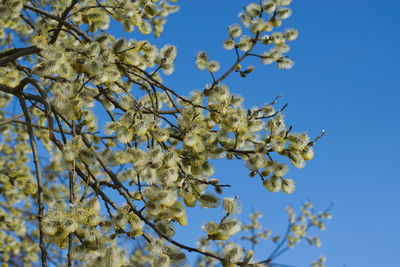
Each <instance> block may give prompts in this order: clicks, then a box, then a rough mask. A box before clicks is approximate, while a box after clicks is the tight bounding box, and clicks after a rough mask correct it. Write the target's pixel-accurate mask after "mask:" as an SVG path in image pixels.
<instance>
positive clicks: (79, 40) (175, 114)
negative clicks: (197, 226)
mask: <svg viewBox="0 0 400 267" xmlns="http://www.w3.org/2000/svg"><path fill="white" fill-rule="evenodd" d="M175 2H177V1H176V0H169V1H158V0H131V1H125V0H103V1H100V0H87V1H78V0H66V1H25V0H2V1H1V2H0V30H1V31H0V49H1V50H0V107H1V109H0V132H1V136H0V146H1V148H0V155H1V157H0V184H1V187H0V244H1V248H0V261H1V262H2V264H3V265H2V266H7V264H8V265H9V266H21V265H23V266H31V265H35V264H37V263H38V262H39V261H40V262H41V264H42V266H47V265H57V266H61V265H64V266H76V265H78V266H170V265H173V266H181V265H184V264H185V261H186V254H187V253H188V252H194V253H197V254H198V255H199V259H198V262H197V263H196V264H197V266H213V265H223V266H236V265H239V266H270V264H272V263H273V262H274V260H275V259H276V258H277V257H278V256H279V255H281V254H282V253H283V252H285V251H286V250H287V249H288V248H291V247H293V246H294V245H295V244H296V243H298V242H299V241H300V240H302V239H306V240H307V241H308V242H309V243H310V244H311V245H316V246H320V240H319V238H318V237H315V236H314V237H312V236H310V235H309V234H308V230H309V228H311V227H318V228H319V229H321V230H323V229H325V224H324V221H325V219H329V218H330V216H331V215H330V213H329V212H328V210H327V211H324V212H321V213H315V212H314V211H313V208H312V204H311V203H310V202H306V203H305V204H304V205H303V206H302V208H301V210H300V212H298V213H296V212H295V211H294V210H293V209H292V208H291V207H288V208H287V213H288V215H289V226H288V230H287V232H286V234H285V235H283V236H282V237H280V236H278V235H274V236H272V237H271V238H270V240H271V241H272V242H275V243H276V249H275V250H274V251H272V253H271V254H270V255H265V254H263V255H254V251H253V250H252V249H246V248H245V246H243V244H241V243H237V242H233V241H232V239H231V237H232V236H239V237H240V238H241V240H243V241H242V242H250V244H252V248H253V249H254V246H255V245H257V244H258V243H259V242H260V240H261V239H267V238H269V236H270V235H271V231H270V230H268V229H264V228H263V227H261V225H260V223H259V221H258V219H259V218H260V216H261V213H259V212H255V213H253V214H251V215H250V223H244V222H242V221H241V220H239V218H238V217H237V214H238V213H239V212H240V206H239V203H238V199H240V194H239V196H236V197H229V196H224V192H223V190H224V188H226V187H229V186H230V185H229V180H228V179H227V180H224V179H223V174H219V175H218V176H219V177H222V178H221V179H220V180H219V179H216V178H214V167H213V164H212V161H213V160H216V159H228V160H239V161H242V162H243V163H244V164H245V165H246V166H247V168H248V169H249V175H250V177H257V180H256V179H254V180H252V183H253V184H254V186H264V187H265V188H266V189H267V190H266V193H267V191H271V192H279V191H281V190H282V191H283V192H284V193H286V194H291V193H293V192H294V190H295V181H294V180H293V179H291V178H288V177H287V176H286V174H287V172H288V169H289V164H290V165H292V166H293V167H295V168H303V167H304V166H305V164H306V162H307V161H309V160H311V159H312V158H313V156H314V150H313V146H314V145H315V143H316V142H317V141H318V139H319V138H320V137H322V135H323V134H324V132H322V134H321V135H319V136H317V137H314V138H310V137H309V136H308V135H307V134H306V133H301V132H296V131H295V127H292V126H289V127H287V126H286V125H285V122H284V120H283V116H282V112H283V111H284V109H285V107H286V105H281V106H278V104H279V96H278V97H276V96H271V99H269V104H265V105H262V106H260V107H255V108H250V109H246V108H245V107H244V104H243V101H244V99H243V98H242V97H241V96H240V95H235V94H231V92H230V89H229V84H228V81H227V78H228V77H229V76H230V75H240V76H242V77H243V78H246V77H247V76H248V75H251V72H253V71H254V67H253V66H252V65H249V63H251V61H252V60H254V59H256V60H261V62H262V63H263V64H265V65H269V64H276V65H277V67H278V68H280V69H288V68H291V67H293V61H292V60H290V59H289V57H288V55H287V52H288V51H289V45H288V43H289V42H291V41H294V40H295V39H296V38H297V36H298V32H297V30H296V29H292V28H290V29H282V28H281V27H280V26H281V24H282V23H283V22H284V20H286V19H288V18H289V17H290V15H291V14H292V10H291V9H290V8H289V4H290V2H291V0H267V1H263V2H261V1H260V2H258V1H255V2H251V3H249V4H248V5H247V6H246V7H245V9H244V10H243V11H241V12H240V13H239V22H238V23H237V24H232V25H230V26H229V27H228V32H227V36H226V39H225V40H218V43H216V44H220V43H221V42H222V47H223V48H224V49H226V50H232V56H233V57H235V61H234V64H232V65H230V66H227V64H223V63H220V62H218V61H217V59H213V58H210V56H209V55H208V53H207V52H206V51H201V47H199V50H200V52H198V54H197V55H193V56H194V57H193V62H194V63H195V64H196V66H197V68H198V69H199V70H200V71H206V72H209V74H210V80H209V81H205V85H204V88H202V89H200V90H194V91H192V92H190V93H188V95H181V94H179V93H177V91H176V90H174V88H171V87H170V86H169V85H168V84H167V83H165V82H163V76H164V75H173V73H174V62H175V60H176V58H177V57H178V56H177V55H178V51H177V48H176V47H175V46H174V45H171V44H165V45H164V46H163V47H156V46H155V45H153V44H152V43H151V42H150V41H149V40H146V35H150V34H153V35H154V36H155V37H158V36H159V35H160V34H161V33H162V32H163V29H164V26H165V24H166V22H167V17H168V16H169V15H170V14H172V13H175V12H177V11H178V5H177V4H176V3H175ZM238 8H240V7H238ZM112 21H114V22H116V23H120V24H121V25H122V27H123V29H124V31H125V32H133V31H134V34H133V35H132V36H134V37H135V39H127V38H126V37H124V36H123V35H122V36H114V35H112V34H110V33H109V29H110V24H111V22H112ZM137 31H138V32H137ZM183 49H184V48H183ZM220 68H222V69H223V70H220ZM265 101H268V99H266V100H265ZM13 107H14V108H13ZM15 107H16V108H15ZM195 206H200V207H202V208H206V209H210V208H217V207H219V206H222V209H223V216H222V217H221V218H220V220H219V221H216V222H214V221H205V222H204V224H203V226H202V231H203V232H204V234H203V235H202V236H200V237H199V239H198V240H199V241H198V244H183V243H180V242H178V241H176V240H175V239H174V235H175V229H176V225H180V226H186V225H187V224H188V223H190V218H187V216H186V214H185V211H186V209H187V208H194V207H195ZM122 243H124V244H127V243H128V244H131V245H130V248H131V249H128V250H127V249H126V246H123V245H122ZM323 262H324V258H320V259H319V260H317V261H316V262H314V263H313V265H314V266H323Z"/></svg>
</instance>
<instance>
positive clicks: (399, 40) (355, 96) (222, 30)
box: [119, 0, 400, 267]
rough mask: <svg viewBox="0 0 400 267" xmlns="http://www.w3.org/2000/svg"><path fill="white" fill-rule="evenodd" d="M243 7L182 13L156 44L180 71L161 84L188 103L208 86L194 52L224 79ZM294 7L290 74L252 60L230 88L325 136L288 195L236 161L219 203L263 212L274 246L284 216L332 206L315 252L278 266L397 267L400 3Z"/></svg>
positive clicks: (188, 4) (187, 234) (305, 250)
mask: <svg viewBox="0 0 400 267" xmlns="http://www.w3.org/2000/svg"><path fill="white" fill-rule="evenodd" d="M247 3H249V1H242V0H241V1H239V0H218V1H216V0H202V1H190V0H186V1H179V4H180V6H181V9H180V11H179V12H178V13H176V14H173V15H171V16H170V17H169V20H168V23H167V25H166V29H165V32H164V33H163V35H162V36H161V37H160V38H159V39H158V40H157V41H156V43H157V44H158V45H159V46H162V45H164V44H166V43H171V44H175V45H177V47H178V57H177V62H176V71H175V73H174V75H172V76H171V77H169V78H165V81H166V83H167V84H168V86H170V87H172V88H174V89H176V90H177V91H178V92H180V93H188V92H189V91H191V90H193V89H200V88H202V87H204V85H205V84H206V83H209V82H210V77H209V75H208V73H202V72H200V71H198V70H197V69H196V67H195V64H194V56H195V54H196V53H197V52H198V51H200V50H206V51H208V52H209V55H210V56H211V58H212V59H216V60H219V61H220V62H221V69H222V70H224V69H226V68H227V67H228V66H230V65H229V64H231V63H232V62H233V60H234V59H235V55H234V52H233V51H225V50H223V48H222V47H221V42H222V40H223V39H224V38H226V37H227V26H228V25H229V24H232V23H237V22H238V19H237V13H238V12H239V11H240V10H241V9H242V8H243V7H244V6H245V5H246V4H247ZM291 7H292V9H293V15H292V17H291V18H290V19H288V20H287V21H286V22H284V24H283V28H287V27H295V28H297V29H298V30H299V33H300V35H299V38H298V39H297V40H296V41H295V42H293V43H292V44H291V51H290V52H289V56H290V58H291V59H293V60H294V61H295V63H296V65H295V67H294V68H293V69H291V70H278V69H277V68H276V66H263V65H261V64H260V63H259V60H257V59H255V58H254V59H250V60H248V61H246V63H248V64H252V65H255V66H256V70H255V72H254V73H252V74H251V75H249V76H248V78H246V79H242V78H240V77H239V75H233V76H232V77H230V78H229V79H227V80H226V84H227V85H228V86H229V87H230V89H231V92H233V93H239V94H242V95H243V96H244V97H245V105H246V107H248V108H250V107H252V106H254V105H262V104H264V103H267V102H270V101H272V100H273V99H274V98H275V97H276V96H277V95H280V94H282V98H281V101H280V102H279V105H283V104H285V103H289V105H288V107H287V109H286V110H285V112H284V114H285V118H286V122H287V124H288V125H290V124H292V125H293V126H294V130H295V131H307V132H308V133H309V135H310V136H311V137H315V136H317V135H319V134H320V132H321V130H322V129H325V130H326V135H325V136H324V138H323V139H321V140H320V141H319V142H318V144H317V145H316V147H315V150H316V156H315V158H314V159H313V160H312V161H311V162H309V164H308V165H307V166H306V168H305V169H303V170H295V169H294V168H291V170H290V172H289V175H290V176H291V177H292V178H293V179H295V181H296V183H297V190H296V192H295V193H294V194H293V195H290V196H288V195H285V194H283V193H278V194H273V193H270V192H268V191H267V190H266V189H265V188H263V187H262V184H261V183H260V181H259V180H257V179H250V178H249V177H248V171H247V169H246V168H245V167H244V165H243V164H241V163H240V164H239V162H238V161H229V162H228V161H225V162H221V163H218V164H216V169H217V172H216V174H215V176H216V177H217V178H220V179H221V181H222V182H225V183H230V184H232V185H233V187H232V188H231V189H229V190H226V192H225V193H226V195H231V196H232V195H234V194H238V195H239V199H240V200H241V203H242V210H243V212H242V215H241V218H243V219H245V218H247V217H246V216H247V215H248V214H249V213H250V211H251V209H255V210H260V211H262V212H263V213H264V217H263V218H262V220H261V222H262V224H263V225H264V226H270V227H271V228H272V230H273V232H274V233H276V234H280V233H283V232H284V231H285V229H286V214H285V212H284V207H285V206H286V205H288V204H292V205H293V206H294V207H296V208H297V207H299V206H300V204H301V203H302V202H304V201H305V200H307V199H310V200H312V201H313V202H314V203H315V204H316V209H321V210H322V209H324V208H325V207H327V206H329V204H330V203H331V201H335V206H334V209H333V219H332V220H331V221H329V222H328V224H327V230H326V231H324V232H322V234H321V238H322V247H321V248H314V247H308V245H300V246H299V247H298V248H295V249H293V250H291V251H289V252H288V253H286V254H285V255H284V256H282V257H281V258H280V259H279V260H278V261H277V262H279V263H284V264H290V265H292V266H308V265H309V264H310V263H311V261H312V260H313V259H315V258H317V257H318V256H319V255H321V254H324V255H326V256H327V265H326V266H328V267H330V266H340V267H341V266H348V267H350V266H351V267H357V266H363V267H368V266H385V267H395V266H399V263H398V253H399V252H400V245H399V242H400V230H399V228H398V227H399V225H400V209H399V204H400V197H399V194H398V190H399V187H400V175H399V172H398V166H399V160H400V156H399V151H400V144H399V141H398V140H397V138H399V136H398V135H399V133H398V132H399V130H400V126H399V122H400V121H399V115H400V112H399V110H398V106H397V104H398V103H399V100H400V92H399V89H400V88H399V84H400V72H399V67H398V62H399V60H400V52H399V48H400V37H399V33H400V31H399V28H400V17H399V13H398V11H399V10H400V2H399V1H390V0H382V1H372V0H363V1H360V0H354V1H344V0H336V1H316V0H307V1H300V0H297V1H296V0H294V1H293V2H292V4H291ZM119 34H120V35H122V33H119ZM135 34H137V31H135V32H133V33H131V34H129V37H133V38H135ZM245 65H246V64H245ZM208 212H209V211H208V210H199V209H196V210H193V211H190V212H188V214H189V224H192V225H193V227H191V228H189V229H188V230H185V231H184V232H183V233H181V234H178V236H177V239H179V240H181V241H184V242H185V243H188V244H191V243H192V244H193V242H194V241H195V240H196V234H198V233H200V230H199V227H200V225H201V223H202V222H203V221H205V218H206V217H204V216H207V214H208ZM269 249H270V248H269V247H266V246H263V245H261V246H260V247H259V248H258V249H256V254H258V255H259V258H262V256H263V255H268V254H269V253H270V250H269Z"/></svg>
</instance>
